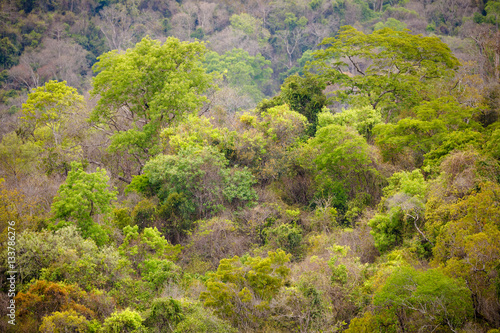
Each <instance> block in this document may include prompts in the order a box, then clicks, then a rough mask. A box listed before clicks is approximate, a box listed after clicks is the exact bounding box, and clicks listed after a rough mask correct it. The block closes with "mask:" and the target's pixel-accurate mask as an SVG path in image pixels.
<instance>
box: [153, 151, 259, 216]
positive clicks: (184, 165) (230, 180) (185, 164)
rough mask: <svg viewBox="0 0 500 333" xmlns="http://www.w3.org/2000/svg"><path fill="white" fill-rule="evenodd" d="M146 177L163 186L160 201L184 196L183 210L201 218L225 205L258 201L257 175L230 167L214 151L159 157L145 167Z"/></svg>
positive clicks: (223, 158)
mask: <svg viewBox="0 0 500 333" xmlns="http://www.w3.org/2000/svg"><path fill="white" fill-rule="evenodd" d="M144 174H145V175H147V177H148V179H149V181H150V182H151V183H152V184H153V185H154V186H156V185H158V186H161V189H160V191H159V192H158V193H157V195H158V197H159V198H160V200H162V201H163V200H166V199H168V197H169V195H171V194H172V193H178V194H183V195H184V196H185V198H186V201H184V202H183V203H182V208H180V209H181V210H182V211H183V212H185V214H195V216H197V217H201V216H204V215H208V214H212V213H215V212H218V211H220V210H222V209H223V207H224V205H225V204H234V205H236V206H237V205H239V204H247V203H251V202H252V201H253V200H255V199H256V198H257V195H256V193H255V191H254V190H253V189H252V186H253V184H254V182H255V181H254V179H253V176H252V175H251V174H250V173H249V171H248V170H246V169H236V168H233V169H230V168H227V160H226V159H225V157H224V156H223V155H222V154H221V153H219V152H216V151H215V150H214V149H213V148H210V147H206V148H201V149H199V148H195V147H192V148H187V149H183V150H181V151H179V153H178V154H177V155H158V156H156V157H155V158H153V159H151V160H150V161H149V162H148V163H147V164H146V165H145V166H144Z"/></svg>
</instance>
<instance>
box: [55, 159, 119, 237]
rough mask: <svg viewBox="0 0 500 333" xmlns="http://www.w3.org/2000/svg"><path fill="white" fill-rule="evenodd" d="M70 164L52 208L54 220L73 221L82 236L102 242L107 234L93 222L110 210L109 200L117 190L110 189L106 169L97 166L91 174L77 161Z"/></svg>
mask: <svg viewBox="0 0 500 333" xmlns="http://www.w3.org/2000/svg"><path fill="white" fill-rule="evenodd" d="M71 167H72V169H71V171H70V172H69V173H68V177H67V178H66V182H65V183H64V184H62V185H61V187H60V188H59V191H58V192H57V197H56V198H55V200H54V202H53V203H52V208H51V211H52V213H53V214H54V218H55V219H58V220H60V221H72V222H74V223H76V225H78V227H79V228H80V229H81V231H82V234H83V236H84V237H85V238H87V237H91V238H93V239H94V240H95V241H96V242H97V243H98V244H103V243H104V242H105V241H106V238H107V237H106V235H105V233H104V231H103V230H102V228H101V227H100V226H99V225H98V224H95V223H94V219H95V218H96V217H97V216H98V215H106V214H108V213H110V212H111V208H112V207H111V201H113V200H116V194H117V192H116V191H113V190H109V185H108V181H109V177H108V176H107V175H106V170H101V169H97V171H96V172H94V173H87V172H85V171H83V168H82V165H81V164H80V163H76V162H73V163H72V164H71ZM62 224H64V223H62ZM56 227H57V226H56Z"/></svg>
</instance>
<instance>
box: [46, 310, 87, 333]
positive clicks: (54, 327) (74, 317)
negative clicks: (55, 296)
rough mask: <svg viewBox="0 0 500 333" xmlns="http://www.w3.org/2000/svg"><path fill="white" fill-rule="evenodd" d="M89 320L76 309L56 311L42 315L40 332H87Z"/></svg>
mask: <svg viewBox="0 0 500 333" xmlns="http://www.w3.org/2000/svg"><path fill="white" fill-rule="evenodd" d="M88 328H89V321H88V320H87V318H85V317H84V316H82V315H79V314H78V313H77V312H76V311H74V310H70V311H62V312H59V311H56V312H53V313H52V314H51V315H48V316H45V317H43V321H42V325H40V332H42V333H63V332H68V331H69V332H76V333H85V332H88Z"/></svg>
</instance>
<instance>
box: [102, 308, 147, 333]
mask: <svg viewBox="0 0 500 333" xmlns="http://www.w3.org/2000/svg"><path fill="white" fill-rule="evenodd" d="M142 322H143V319H142V318H141V315H140V314H139V313H138V312H137V311H133V310H130V309H129V308H127V309H125V310H122V311H115V312H114V313H112V314H111V316H109V317H108V318H106V320H105V321H104V323H103V326H102V329H101V332H103V333H119V332H130V333H145V332H147V329H146V327H145V326H144V325H143V324H142Z"/></svg>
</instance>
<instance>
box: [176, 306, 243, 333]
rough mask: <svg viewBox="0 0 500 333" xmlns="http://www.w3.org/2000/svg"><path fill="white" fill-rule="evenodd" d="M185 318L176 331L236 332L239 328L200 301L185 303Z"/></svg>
mask: <svg viewBox="0 0 500 333" xmlns="http://www.w3.org/2000/svg"><path fill="white" fill-rule="evenodd" d="M183 305H184V313H185V317H184V319H183V320H182V321H181V322H180V323H179V324H178V325H177V327H176V329H175V330H174V333H212V332H221V333H236V332H237V330H236V329H235V328H234V327H232V326H231V325H230V324H229V323H228V322H227V321H225V320H222V319H220V318H218V317H217V316H216V315H214V314H213V313H212V311H210V310H209V309H206V308H204V307H203V306H201V304H199V303H187V302H186V303H184V304H183Z"/></svg>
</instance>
